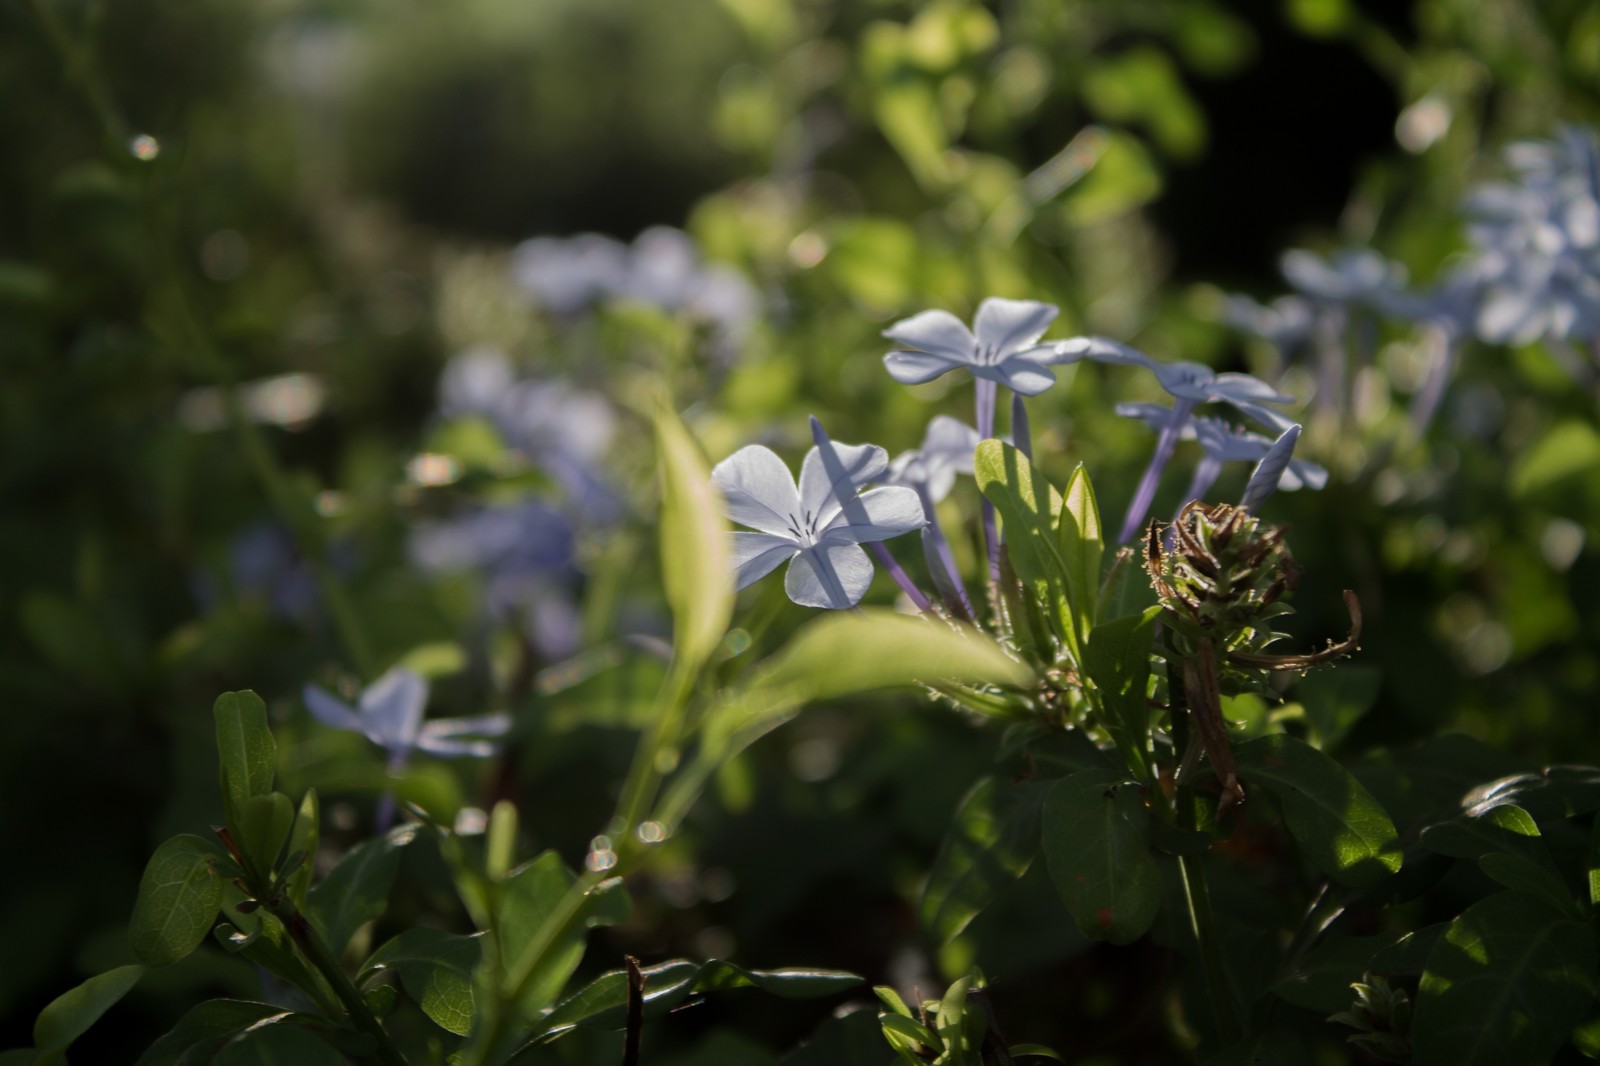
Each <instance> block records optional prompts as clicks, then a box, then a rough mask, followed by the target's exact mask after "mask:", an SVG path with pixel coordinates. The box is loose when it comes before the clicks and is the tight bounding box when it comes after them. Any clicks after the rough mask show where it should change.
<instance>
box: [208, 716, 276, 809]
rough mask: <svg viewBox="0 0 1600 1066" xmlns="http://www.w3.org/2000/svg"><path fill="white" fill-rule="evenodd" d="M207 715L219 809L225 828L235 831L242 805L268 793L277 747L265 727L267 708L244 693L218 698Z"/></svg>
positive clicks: (274, 769)
mask: <svg viewBox="0 0 1600 1066" xmlns="http://www.w3.org/2000/svg"><path fill="white" fill-rule="evenodd" d="M211 714H212V718H213V719H214V720H215V723H216V732H217V760H218V762H219V763H220V764H221V775H222V802H223V807H224V809H225V810H226V811H227V814H228V824H229V825H230V826H234V827H237V826H238V824H239V819H240V817H241V816H242V815H243V813H244V804H245V801H246V800H248V799H249V798H250V797H251V796H265V795H267V794H268V793H270V792H271V791H272V777H273V774H274V773H275V772H276V770H277V765H278V746H277V744H276V742H274V741H273V739H272V730H271V729H269V728H268V727H267V705H266V704H264V703H262V702H261V697H260V696H257V695H256V694H255V693H254V692H251V691H249V690H248V689H246V690H244V691H242V692H224V693H223V694H222V695H220V696H218V697H217V702H216V703H215V704H214V705H212V708H211Z"/></svg>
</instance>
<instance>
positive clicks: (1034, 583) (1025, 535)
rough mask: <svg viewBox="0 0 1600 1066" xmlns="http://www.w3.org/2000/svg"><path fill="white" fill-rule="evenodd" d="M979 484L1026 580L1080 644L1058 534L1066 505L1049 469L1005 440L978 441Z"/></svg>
mask: <svg viewBox="0 0 1600 1066" xmlns="http://www.w3.org/2000/svg"><path fill="white" fill-rule="evenodd" d="M973 470H974V473H975V475H976V477H977V480H978V488H979V490H981V491H982V492H983V494H984V495H985V496H987V497H988V498H989V500H990V502H991V503H993V504H994V506H995V510H997V511H998V512H1000V520H1001V522H1002V524H1003V525H1004V529H1005V538H1006V552H1007V553H1008V554H1009V555H1010V557H1011V566H1012V568H1013V569H1015V570H1016V572H1017V577H1019V578H1021V579H1022V583H1023V585H1024V586H1025V587H1026V588H1027V589H1028V590H1029V591H1030V592H1032V593H1033V594H1034V595H1035V596H1036V597H1038V600H1039V602H1040V603H1041V604H1043V605H1044V607H1045V614H1046V615H1047V616H1048V618H1049V620H1050V624H1051V627H1052V628H1053V629H1054V630H1055V632H1056V636H1057V637H1059V638H1061V640H1063V641H1065V642H1066V643H1067V645H1068V646H1069V647H1071V648H1074V649H1076V647H1077V625H1076V624H1075V623H1074V620H1073V615H1072V610H1071V608H1070V606H1069V605H1068V601H1067V587H1068V579H1067V564H1066V562H1065V560H1063V559H1062V557H1061V550H1060V548H1059V547H1058V543H1057V536H1056V516H1057V515H1058V514H1060V513H1061V511H1062V508H1063V507H1064V506H1065V504H1064V503H1063V501H1062V499H1061V494H1060V493H1058V492H1056V490H1055V488H1054V487H1052V486H1051V484H1050V482H1048V481H1046V480H1045V478H1044V475H1042V474H1040V473H1039V472H1038V471H1036V470H1035V469H1034V468H1033V466H1032V464H1030V463H1029V462H1028V458H1027V456H1025V455H1023V454H1022V453H1021V452H1019V451H1018V450H1017V449H1015V448H1013V447H1012V446H1011V445H1009V444H1006V443H1005V442H1004V441H998V440H986V441H982V442H980V443H979V444H978V450H977V452H976V454H975V456H974V458H973Z"/></svg>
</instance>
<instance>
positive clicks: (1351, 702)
mask: <svg viewBox="0 0 1600 1066" xmlns="http://www.w3.org/2000/svg"><path fill="white" fill-rule="evenodd" d="M1381 682H1382V675H1381V674H1380V673H1379V671H1378V669H1377V667H1374V666H1352V665H1348V664H1347V665H1343V666H1340V667H1339V669H1337V670H1318V671H1315V672H1314V673H1311V674H1308V675H1307V676H1305V677H1304V678H1301V679H1300V681H1299V682H1298V683H1297V684H1296V685H1295V688H1294V695H1295V697H1296V698H1297V699H1298V700H1299V701H1300V703H1301V705H1302V706H1303V707H1305V709H1306V718H1307V719H1308V720H1309V721H1310V722H1311V728H1312V729H1314V730H1316V738H1317V739H1318V740H1319V741H1320V742H1321V746H1322V747H1323V748H1325V749H1326V748H1333V747H1336V746H1337V745H1338V743H1339V742H1340V741H1341V740H1343V739H1344V738H1345V734H1347V733H1349V732H1350V728H1351V727H1352V726H1354V725H1355V724H1356V723H1357V722H1358V721H1360V720H1361V717H1362V716H1363V715H1364V714H1366V713H1367V711H1369V710H1371V708H1372V704H1373V702H1374V701H1376V700H1377V698H1378V686H1379V684H1380V683H1381Z"/></svg>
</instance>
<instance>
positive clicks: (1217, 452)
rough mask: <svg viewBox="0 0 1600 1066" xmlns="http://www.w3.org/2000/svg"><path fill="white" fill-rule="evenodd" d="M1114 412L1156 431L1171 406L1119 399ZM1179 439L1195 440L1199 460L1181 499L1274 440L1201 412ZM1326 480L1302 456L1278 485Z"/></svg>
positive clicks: (1196, 495)
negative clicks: (1198, 447)
mask: <svg viewBox="0 0 1600 1066" xmlns="http://www.w3.org/2000/svg"><path fill="white" fill-rule="evenodd" d="M1117 414H1119V415H1122V416H1123V417H1124V418H1137V419H1139V420H1140V421H1141V422H1143V423H1144V424H1145V425H1147V426H1149V427H1150V428H1151V429H1153V430H1155V431H1156V432H1157V433H1159V432H1160V431H1161V428H1162V427H1163V426H1165V425H1166V424H1167V422H1168V420H1169V419H1170V418H1171V417H1172V409H1171V408H1170V407H1163V406H1161V405H1160V404H1155V403H1119V404H1117ZM1179 439H1180V440H1192V441H1196V442H1197V443H1198V444H1199V445H1200V448H1201V458H1200V462H1199V463H1197V464H1196V465H1195V471H1194V479H1193V480H1192V481H1191V482H1190V483H1189V491H1188V494H1187V495H1186V496H1185V501H1188V500H1199V499H1204V498H1205V494H1206V492H1207V491H1208V490H1209V489H1210V488H1211V486H1212V485H1213V484H1215V483H1216V480H1217V477H1218V476H1219V475H1220V474H1221V473H1222V465H1223V464H1224V463H1236V462H1250V463H1253V462H1258V461H1259V460H1261V459H1262V458H1263V457H1265V456H1266V454H1267V453H1268V452H1269V451H1271V450H1272V447H1273V444H1274V441H1273V440H1272V438H1270V437H1264V436H1262V435H1261V434H1259V433H1252V432H1250V431H1249V430H1247V429H1244V428H1242V427H1240V426H1236V425H1234V424H1233V423H1231V422H1227V421H1224V420H1223V419H1220V418H1207V417H1206V416H1204V415H1196V416H1195V417H1194V418H1191V419H1190V420H1189V423H1188V424H1187V425H1186V426H1184V427H1183V429H1182V431H1181V432H1180V433H1179ZM1327 483H1328V472H1327V471H1326V470H1324V469H1323V468H1322V467H1320V466H1318V465H1317V464H1316V463H1313V462H1309V461H1307V460H1305V459H1294V460H1292V461H1291V462H1290V463H1289V465H1288V466H1287V467H1286V468H1285V469H1284V470H1283V472H1282V475H1281V479H1280V481H1279V483H1278V487H1279V488H1281V489H1284V490H1287V491H1293V490H1295V489H1300V488H1311V489H1320V488H1322V487H1323V486H1324V485H1326V484H1327Z"/></svg>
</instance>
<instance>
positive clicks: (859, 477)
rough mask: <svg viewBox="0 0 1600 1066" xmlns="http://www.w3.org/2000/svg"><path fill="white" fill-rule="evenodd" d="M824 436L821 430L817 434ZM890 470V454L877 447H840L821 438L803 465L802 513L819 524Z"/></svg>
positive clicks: (823, 523)
mask: <svg viewBox="0 0 1600 1066" xmlns="http://www.w3.org/2000/svg"><path fill="white" fill-rule="evenodd" d="M813 433H814V435H817V434H820V427H819V428H818V429H817V430H814V431H813ZM888 469H889V453H888V452H886V451H884V450H883V449H882V448H880V447H878V446H877V445H876V444H840V443H839V442H837V441H832V440H829V439H828V438H827V435H826V434H820V435H819V439H818V443H817V444H816V445H815V446H814V447H813V448H812V449H811V450H810V451H809V452H806V457H805V460H804V461H803V462H801V464H800V513H801V516H802V517H803V518H806V519H808V520H809V521H814V522H816V523H817V525H816V526H813V527H812V528H818V527H820V526H822V525H826V524H827V519H826V518H823V517H821V516H823V515H829V514H832V513H833V512H834V511H836V510H837V509H838V508H840V507H844V506H847V505H848V503H849V501H850V500H851V499H852V498H854V496H855V495H856V493H857V492H859V491H860V490H861V487H862V486H863V485H866V484H868V483H870V482H873V481H877V480H878V479H880V478H881V477H883V475H884V472H885V471H887V470H888Z"/></svg>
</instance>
